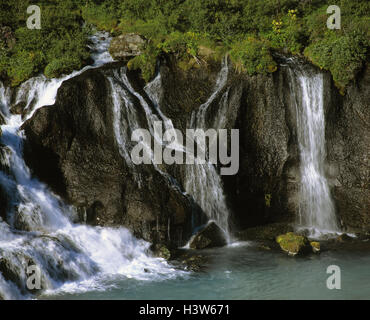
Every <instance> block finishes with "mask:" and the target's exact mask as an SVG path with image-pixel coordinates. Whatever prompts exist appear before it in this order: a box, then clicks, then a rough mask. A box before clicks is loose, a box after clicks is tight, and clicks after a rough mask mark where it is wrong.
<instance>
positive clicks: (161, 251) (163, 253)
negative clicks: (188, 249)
mask: <svg viewBox="0 0 370 320" xmlns="http://www.w3.org/2000/svg"><path fill="white" fill-rule="evenodd" d="M151 249H152V251H153V254H154V255H155V256H156V257H158V258H163V259H166V260H170V258H171V252H170V250H169V249H168V248H167V247H166V246H165V245H162V244H156V245H153V246H152V248H151Z"/></svg>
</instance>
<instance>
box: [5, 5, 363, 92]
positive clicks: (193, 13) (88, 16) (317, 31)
mask: <svg viewBox="0 0 370 320" xmlns="http://www.w3.org/2000/svg"><path fill="white" fill-rule="evenodd" d="M29 4H31V1H29V0H6V1H2V4H1V5H0V17H1V22H0V26H1V25H2V26H10V27H11V28H12V31H13V32H14V34H15V37H16V44H15V45H14V46H11V47H9V46H7V45H6V43H4V41H3V42H0V58H1V60H0V73H1V75H2V77H3V78H4V77H8V78H9V79H11V82H12V84H13V85H16V84H18V83H20V82H21V81H24V80H25V79H27V78H28V77H30V76H31V75H33V74H35V73H37V72H40V71H44V72H45V74H46V75H47V76H56V75H58V74H60V73H63V72H68V71H71V70H72V69H78V68H79V67H81V65H83V64H84V63H86V59H87V57H88V51H87V49H86V44H87V33H88V28H86V27H83V25H84V24H83V23H84V22H87V24H93V25H95V26H97V27H98V28H99V29H103V30H107V31H109V32H111V33H113V34H114V35H115V34H116V35H117V34H120V33H126V32H135V33H138V34H141V35H143V36H145V37H146V38H147V39H149V41H148V44H147V46H146V48H145V50H144V53H143V55H141V56H138V57H135V58H134V59H133V61H131V62H130V63H129V66H130V67H131V68H140V69H141V70H142V74H143V77H144V78H145V79H146V80H148V79H150V78H151V76H152V75H153V72H154V69H155V68H154V66H155V61H156V57H157V56H158V55H159V54H161V53H162V52H166V53H172V54H175V55H176V56H177V58H178V61H179V65H180V66H181V67H183V68H185V69H186V68H188V67H189V66H193V65H197V64H200V63H201V62H202V61H204V59H205V57H203V56H202V48H203V49H204V48H209V49H211V50H209V52H211V54H210V55H209V56H207V57H206V58H207V59H210V58H214V59H219V58H220V57H221V56H222V55H223V54H224V53H226V52H228V53H229V55H230V58H231V59H232V61H233V63H234V66H235V67H236V68H237V69H238V70H239V71H244V72H247V73H248V74H250V75H252V74H255V73H269V72H274V71H275V70H276V63H275V61H274V59H273V56H272V54H271V53H272V51H274V50H275V51H281V52H283V53H286V54H296V55H302V56H303V55H304V56H306V58H307V59H309V60H310V61H312V63H314V64H315V65H317V66H319V67H320V68H322V69H325V70H329V71H330V72H331V73H332V75H333V78H334V80H335V82H336V84H337V85H338V87H340V88H344V87H345V86H346V85H347V84H348V83H349V81H351V80H352V79H353V78H354V77H355V75H356V73H357V72H358V70H360V69H361V67H362V65H363V63H364V61H366V60H367V58H368V48H369V39H370V34H369V17H368V12H370V3H369V2H368V1H367V0H338V1H336V5H338V6H339V7H340V9H341V13H342V16H341V18H342V21H341V25H342V27H341V29H339V30H329V29H328V28H327V26H326V20H327V18H328V17H329V14H327V13H326V9H327V7H328V6H329V5H331V4H333V3H332V2H331V1H327V0H264V1H256V0H202V1H199V0H125V1H120V0H110V1H105V0H76V1H73V0H67V1H65V0H57V1H53V2H51V1H48V0H39V1H38V5H39V6H40V7H41V10H42V29H41V30H28V29H26V27H25V25H26V22H25V21H26V19H27V14H26V8H27V6H28V5H29ZM11 17H12V18H11ZM0 41H1V40H0ZM203 51H204V50H203Z"/></svg>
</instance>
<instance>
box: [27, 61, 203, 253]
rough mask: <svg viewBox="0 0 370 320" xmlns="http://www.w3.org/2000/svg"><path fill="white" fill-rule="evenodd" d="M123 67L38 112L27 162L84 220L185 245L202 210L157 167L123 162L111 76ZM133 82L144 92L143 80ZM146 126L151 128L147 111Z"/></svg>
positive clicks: (63, 90)
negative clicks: (138, 82) (122, 227)
mask: <svg viewBox="0 0 370 320" xmlns="http://www.w3.org/2000/svg"><path fill="white" fill-rule="evenodd" d="M122 66H123V64H122V63H121V64H119V63H115V64H111V65H106V66H104V67H102V68H99V69H94V70H88V71H86V72H84V73H82V74H81V75H79V76H77V77H75V78H72V79H69V80H67V81H65V82H63V84H62V86H61V87H60V88H59V90H58V94H57V97H56V102H55V104H54V105H53V106H46V107H42V108H40V109H39V110H37V111H36V112H35V114H34V115H33V117H32V118H31V119H29V120H27V121H26V122H25V124H24V125H23V127H22V128H23V129H24V130H25V134H26V137H27V139H26V141H25V145H24V158H25V161H26V163H27V164H28V166H29V167H30V168H31V170H32V173H33V174H35V175H36V176H38V178H39V179H40V180H42V181H44V182H46V183H47V184H48V186H50V188H52V189H53V191H54V192H56V193H57V194H58V195H60V196H61V197H62V198H63V199H64V200H65V201H66V202H67V203H70V204H72V205H74V206H75V207H76V208H77V211H78V213H79V216H80V219H81V220H82V221H83V222H86V223H88V224H91V225H101V226H117V225H123V226H126V227H127V228H129V229H130V230H131V231H132V232H133V233H134V235H135V236H136V237H140V238H143V239H145V240H147V241H150V242H152V243H163V244H167V243H170V244H171V245H174V246H183V245H185V244H186V242H187V241H188V239H189V238H190V235H191V232H192V229H191V228H192V225H191V219H192V217H194V216H196V215H197V212H199V213H201V210H200V208H199V207H198V206H197V205H195V203H194V201H193V200H192V199H191V198H190V197H189V196H187V195H184V194H183V193H182V191H181V189H178V188H174V187H173V186H172V185H171V184H170V182H169V180H168V179H167V178H166V177H165V176H164V175H162V174H161V173H160V172H158V171H157V170H155V168H154V167H153V166H148V165H137V166H134V167H132V166H129V165H128V164H127V162H126V161H125V159H124V158H123V157H122V156H121V153H120V150H119V146H118V144H117V140H116V136H115V131H114V108H113V105H112V103H113V102H112V95H111V85H110V83H109V81H108V79H107V76H111V77H112V76H113V72H114V71H115V70H116V69H117V68H120V67H122ZM128 76H129V78H130V81H131V83H132V84H133V86H134V87H135V88H136V87H137V86H138V84H137V83H136V82H135V79H136V78H135V74H133V75H132V74H129V75H128ZM143 95H144V93H143ZM133 102H134V103H135V104H137V103H139V102H138V101H137V100H133ZM122 108H125V106H124V104H122ZM135 108H138V109H139V108H140V106H139V105H135ZM138 121H139V123H140V124H141V125H142V126H143V127H144V128H145V126H146V125H147V122H146V119H145V115H143V113H138ZM138 176H139V177H140V180H139V178H138ZM139 184H140V185H139Z"/></svg>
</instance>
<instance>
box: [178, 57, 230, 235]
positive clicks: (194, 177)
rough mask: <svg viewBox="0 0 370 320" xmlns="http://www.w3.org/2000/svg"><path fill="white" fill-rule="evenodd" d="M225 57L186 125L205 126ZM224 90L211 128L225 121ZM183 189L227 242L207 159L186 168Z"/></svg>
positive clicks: (222, 79) (216, 181)
mask: <svg viewBox="0 0 370 320" xmlns="http://www.w3.org/2000/svg"><path fill="white" fill-rule="evenodd" d="M228 72H229V68H228V62H227V57H225V59H224V60H223V63H222V68H221V70H220V72H219V75H218V78H217V81H216V86H215V89H214V92H213V94H212V95H211V96H210V98H209V99H208V100H207V101H206V102H205V103H204V104H202V105H201V106H200V107H199V109H198V110H197V111H194V112H193V113H192V115H191V119H190V128H193V129H204V130H205V129H207V125H206V119H207V115H208V113H207V112H208V110H209V107H210V105H211V103H212V102H213V101H214V100H215V99H216V98H217V97H218V95H219V94H220V92H221V91H222V89H224V87H225V85H226V82H227V77H228ZM227 95H228V90H226V92H225V93H224V94H223V96H222V97H221V99H220V106H219V109H218V112H217V115H216V117H215V118H214V119H213V126H212V128H213V129H215V130H218V129H223V128H224V125H225V121H226V114H225V113H226V102H227ZM185 189H186V192H188V193H189V194H191V195H192V196H193V197H194V199H195V201H196V202H197V203H198V204H199V205H200V207H201V208H202V209H203V211H204V212H205V213H206V214H207V215H208V217H209V218H210V219H211V220H214V221H215V222H216V223H217V225H218V226H219V227H220V228H221V229H222V230H223V231H224V232H225V235H226V239H227V241H228V242H230V232H229V211H228V207H227V205H226V199H225V196H224V192H223V187H222V181H221V178H220V176H219V175H218V173H217V171H216V168H215V167H214V165H213V164H212V163H210V162H206V163H204V164H194V165H191V166H187V168H186V185H185Z"/></svg>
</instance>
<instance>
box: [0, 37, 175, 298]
mask: <svg viewBox="0 0 370 320" xmlns="http://www.w3.org/2000/svg"><path fill="white" fill-rule="evenodd" d="M102 36H104V37H105V38H104V40H101V37H102ZM109 40H110V39H109V38H108V37H106V36H105V35H99V34H98V35H96V36H94V37H93V38H92V42H93V47H92V49H93V50H94V53H93V58H94V59H95V63H94V64H93V65H92V66H88V67H85V68H84V69H82V70H80V71H75V72H73V73H72V74H70V75H68V76H65V77H64V78H60V79H46V78H45V77H44V76H42V75H40V76H37V77H35V78H32V79H30V80H28V81H26V82H25V83H23V84H22V85H21V87H20V88H18V90H17V92H16V98H15V100H16V102H18V101H20V100H21V99H23V101H24V100H25V101H26V117H25V118H24V119H22V117H21V116H20V115H12V114H11V113H10V111H9V107H10V104H11V102H10V101H11V100H10V98H11V96H12V92H11V90H10V89H9V88H5V87H4V86H3V85H2V84H1V83H0V110H1V113H2V114H3V116H4V119H5V124H4V125H2V126H1V130H2V136H1V143H2V146H1V148H0V151H1V153H2V163H1V171H0V184H1V188H2V190H3V193H5V194H6V196H7V202H8V203H9V207H8V208H7V213H6V216H5V217H4V219H2V218H0V270H1V273H0V298H5V299H22V298H28V297H30V294H29V291H28V290H27V289H26V283H27V278H28V275H27V274H26V268H27V267H28V266H30V265H35V266H37V267H38V268H39V270H40V275H41V281H42V288H43V289H47V290H49V291H50V290H54V291H53V292H55V290H61V291H69V292H76V291H80V290H103V289H105V288H106V286H105V285H104V282H105V279H107V278H110V277H112V276H116V277H127V278H135V279H141V280H156V279H168V278H172V277H174V276H177V275H178V274H179V273H180V274H181V272H179V271H177V270H175V269H173V268H172V267H171V266H170V265H169V264H167V262H166V261H165V260H164V259H159V258H153V257H151V256H150V255H149V254H148V252H149V245H150V244H149V243H147V242H145V241H143V240H138V239H136V238H134V237H133V236H132V235H131V233H130V232H129V230H127V229H126V228H123V227H121V228H102V227H90V226H86V225H80V224H75V223H73V220H74V218H75V216H76V212H75V210H74V209H73V208H72V207H70V206H67V205H65V204H64V203H63V201H62V200H61V199H60V198H59V197H58V196H56V195H55V194H53V193H52V192H51V191H50V190H49V189H48V187H47V186H46V185H44V184H43V183H41V182H40V181H38V180H37V179H35V178H34V177H32V176H31V174H30V170H29V168H28V167H27V166H26V164H25V162H24V160H23V155H22V146H23V140H24V139H25V137H24V135H23V132H22V131H21V130H20V127H21V125H22V124H23V122H24V121H25V120H26V119H28V118H30V117H31V116H32V114H33V113H34V112H35V111H36V110H37V109H38V108H40V107H42V106H44V105H51V104H53V103H54V102H55V99H56V94H57V90H58V88H59V87H60V85H61V84H62V82H63V81H65V80H67V79H69V78H71V77H74V76H76V75H78V74H80V73H81V72H83V71H85V70H87V69H88V68H95V67H98V66H100V65H103V64H104V63H106V62H110V61H112V58H111V57H110V56H109V55H107V53H106V51H105V48H107V46H108V45H109ZM9 279H11V281H10V280H9ZM47 292H48V291H47Z"/></svg>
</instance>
